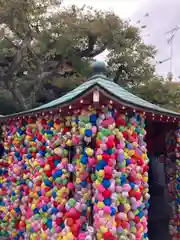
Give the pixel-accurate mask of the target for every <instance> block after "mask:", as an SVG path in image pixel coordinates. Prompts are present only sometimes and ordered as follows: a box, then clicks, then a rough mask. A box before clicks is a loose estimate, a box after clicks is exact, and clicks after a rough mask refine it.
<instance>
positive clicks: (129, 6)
mask: <svg viewBox="0 0 180 240" xmlns="http://www.w3.org/2000/svg"><path fill="white" fill-rule="evenodd" d="M148 1H150V0H91V1H89V0H64V2H63V4H64V5H66V6H67V5H72V4H75V5H77V6H79V7H81V6H83V5H84V4H85V5H90V6H92V7H94V8H96V9H101V10H103V9H104V10H112V11H113V12H115V13H116V14H117V15H118V16H120V17H121V18H129V17H131V16H133V15H134V13H135V12H137V11H138V9H139V8H140V7H141V6H142V4H144V3H146V2H148ZM106 54H107V52H106V51H104V52H103V53H102V54H100V55H99V56H97V57H96V59H98V60H104V59H105V58H106Z"/></svg>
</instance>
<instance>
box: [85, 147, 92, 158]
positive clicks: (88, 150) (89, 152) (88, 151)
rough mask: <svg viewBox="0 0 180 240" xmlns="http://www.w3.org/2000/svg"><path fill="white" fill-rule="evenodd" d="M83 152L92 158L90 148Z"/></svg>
mask: <svg viewBox="0 0 180 240" xmlns="http://www.w3.org/2000/svg"><path fill="white" fill-rule="evenodd" d="M85 152H86V154H87V155H88V156H89V157H92V156H93V154H94V151H93V149H92V148H86V150H85Z"/></svg>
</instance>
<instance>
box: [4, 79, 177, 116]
mask: <svg viewBox="0 0 180 240" xmlns="http://www.w3.org/2000/svg"><path fill="white" fill-rule="evenodd" d="M93 87H99V89H100V90H101V89H102V90H104V91H105V92H107V93H108V94H109V95H110V96H113V97H114V98H116V99H117V100H119V101H121V102H124V104H128V105H130V106H132V107H133V106H134V107H135V106H136V107H139V108H143V109H144V111H145V110H148V111H151V112H158V113H161V114H166V115H173V116H177V117H180V113H177V112H173V111H170V110H168V109H165V108H161V107H159V106H157V105H154V104H152V103H149V102H147V101H145V100H143V99H141V98H139V97H137V96H135V95H133V94H131V93H129V92H128V91H126V90H125V89H124V88H122V87H120V86H119V85H117V84H116V83H114V82H112V81H109V80H108V79H107V77H106V76H105V75H103V74H97V75H94V76H93V77H92V78H90V79H89V81H87V82H85V83H83V84H82V85H80V86H79V87H77V88H75V89H74V90H72V91H71V92H69V93H67V94H66V95H64V96H63V97H61V98H58V99H56V100H54V101H51V102H49V103H47V104H44V105H42V106H40V107H37V108H34V109H31V110H28V111H24V112H20V113H17V114H12V115H9V116H3V117H0V119H1V118H2V119H3V118H7V117H13V116H17V115H23V114H28V113H32V112H35V111H41V110H45V109H49V108H53V107H56V106H60V105H62V104H65V103H69V102H71V101H72V100H74V99H76V98H78V97H80V96H81V95H82V94H85V93H86V91H88V90H90V89H92V88H93Z"/></svg>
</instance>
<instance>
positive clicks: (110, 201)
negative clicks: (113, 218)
mask: <svg viewBox="0 0 180 240" xmlns="http://www.w3.org/2000/svg"><path fill="white" fill-rule="evenodd" d="M111 203H112V200H111V198H105V199H104V204H105V205H107V206H110V205H111Z"/></svg>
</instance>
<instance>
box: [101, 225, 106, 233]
mask: <svg viewBox="0 0 180 240" xmlns="http://www.w3.org/2000/svg"><path fill="white" fill-rule="evenodd" d="M100 231H101V232H102V233H105V232H107V231H108V229H107V228H106V227H105V226H100Z"/></svg>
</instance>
